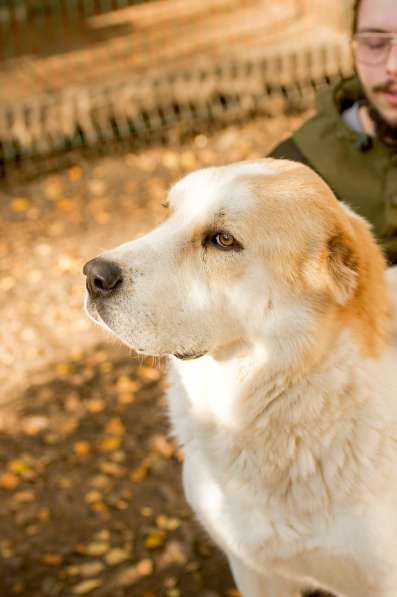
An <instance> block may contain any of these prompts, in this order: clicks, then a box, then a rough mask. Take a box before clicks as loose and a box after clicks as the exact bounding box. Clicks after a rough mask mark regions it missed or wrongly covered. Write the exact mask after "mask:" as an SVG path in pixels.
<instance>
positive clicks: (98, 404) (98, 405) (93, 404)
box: [87, 398, 106, 414]
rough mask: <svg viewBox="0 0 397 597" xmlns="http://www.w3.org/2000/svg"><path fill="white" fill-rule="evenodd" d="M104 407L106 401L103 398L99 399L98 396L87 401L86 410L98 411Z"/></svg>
mask: <svg viewBox="0 0 397 597" xmlns="http://www.w3.org/2000/svg"><path fill="white" fill-rule="evenodd" d="M105 407H106V402H105V401H104V400H100V399H99V398H93V399H92V400H88V402H87V410H88V412H90V413H94V414H95V413H100V412H102V411H103V410H104V409H105Z"/></svg>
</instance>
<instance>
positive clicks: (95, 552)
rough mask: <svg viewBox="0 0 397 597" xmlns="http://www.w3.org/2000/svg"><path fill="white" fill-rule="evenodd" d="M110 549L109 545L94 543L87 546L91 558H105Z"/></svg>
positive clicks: (87, 552)
mask: <svg viewBox="0 0 397 597" xmlns="http://www.w3.org/2000/svg"><path fill="white" fill-rule="evenodd" d="M109 549H110V545H109V543H102V542H99V541H98V542H97V543H96V542H94V543H89V544H88V545H87V546H86V554H87V555H89V556H103V555H104V554H105V553H106V552H108V551H109Z"/></svg>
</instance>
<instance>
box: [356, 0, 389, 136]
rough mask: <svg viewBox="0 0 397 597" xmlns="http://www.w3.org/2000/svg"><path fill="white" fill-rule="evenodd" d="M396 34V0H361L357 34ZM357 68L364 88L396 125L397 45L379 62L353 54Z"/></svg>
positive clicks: (385, 117) (385, 116)
mask: <svg viewBox="0 0 397 597" xmlns="http://www.w3.org/2000/svg"><path fill="white" fill-rule="evenodd" d="M366 32H368V33H380V32H384V33H393V34H395V35H397V0H362V2H361V5H360V9H359V15H358V24H357V33H366ZM356 70H357V73H358V76H359V77H360V80H361V83H362V85H363V87H364V91H365V93H366V95H367V97H368V99H369V100H370V102H371V103H372V105H373V106H374V107H375V108H376V109H377V111H378V112H379V113H380V115H381V116H382V117H383V118H384V120H385V121H386V122H387V123H388V124H389V125H391V126H392V127H396V126H397V44H394V45H392V47H391V51H390V53H389V54H388V55H386V57H385V59H384V60H383V61H381V62H380V63H379V64H376V65H371V64H364V63H363V62H362V61H360V59H359V57H358V56H356Z"/></svg>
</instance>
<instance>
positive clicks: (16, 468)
mask: <svg viewBox="0 0 397 597" xmlns="http://www.w3.org/2000/svg"><path fill="white" fill-rule="evenodd" d="M8 468H9V470H10V471H11V472H12V473H15V474H16V475H22V474H23V473H25V472H26V471H28V470H29V468H30V467H29V465H28V464H27V463H26V462H25V461H24V460H21V459H19V458H16V459H15V460H11V461H10V462H9V463H8Z"/></svg>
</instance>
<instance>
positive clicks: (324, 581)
mask: <svg viewBox="0 0 397 597" xmlns="http://www.w3.org/2000/svg"><path fill="white" fill-rule="evenodd" d="M168 203H169V211H170V214H169V217H168V219H166V221H165V222H164V223H163V224H162V225H161V226H159V227H158V228H157V229H155V230H154V231H153V232H151V233H150V234H148V235H146V236H144V237H143V238H141V239H139V240H135V241H133V242H129V243H126V244H124V245H121V246H120V247H118V248H116V249H114V250H112V251H109V252H106V253H104V254H103V255H101V257H102V258H104V259H107V260H110V261H112V262H115V263H117V264H118V265H120V267H121V268H122V272H123V282H122V284H121V285H120V286H119V287H118V288H117V289H116V291H115V292H114V293H113V294H112V295H111V296H109V297H107V298H98V299H95V300H92V299H88V300H87V309H88V312H89V313H90V315H91V317H93V318H94V319H95V320H96V321H97V322H99V323H101V324H102V325H103V326H105V327H106V328H107V329H110V330H111V331H112V332H113V333H114V334H115V335H116V336H118V337H119V338H120V339H121V340H122V341H124V342H125V343H126V344H128V345H129V346H131V347H133V348H135V349H136V350H138V351H139V352H142V353H145V354H150V355H159V356H163V355H178V356H177V357H176V356H171V368H170V380H171V387H170V391H169V395H168V402H169V411H170V416H171V423H172V429H173V432H174V434H175V436H176V438H177V440H178V442H179V443H180V444H181V445H182V446H183V449H184V454H185V462H184V468H183V481H184V487H185V491H186V496H187V499H188V501H189V503H190V504H191V506H192V508H193V509H194V510H195V512H196V514H197V516H198V518H199V520H200V521H201V523H202V524H203V525H204V527H205V528H206V529H207V531H208V532H209V534H210V535H211V536H212V538H213V539H214V540H215V541H216V542H217V544H218V545H219V546H220V547H221V548H222V549H223V550H224V552H225V553H226V554H227V556H228V559H229V561H230V564H231V568H232V571H233V574H234V576H235V579H236V583H237V585H238V587H239V589H240V591H241V593H242V595H243V596H244V597H293V596H296V595H299V593H300V591H301V590H302V589H303V588H304V587H308V586H310V587H317V588H323V589H326V590H329V591H331V592H332V593H334V594H335V595H338V596H340V597H343V596H344V597H392V596H393V597H395V596H396V595H397V343H396V338H395V331H396V326H395V317H396V313H395V310H396V305H397V274H396V272H395V271H393V270H391V271H390V272H388V273H387V277H385V273H384V272H385V263H384V259H383V257H382V255H381V252H380V251H379V249H378V248H377V246H376V244H375V242H374V240H373V237H372V235H371V232H370V230H369V227H368V225H367V224H366V223H365V222H364V221H363V220H362V219H361V218H359V217H358V216H357V215H355V214H354V213H353V212H351V211H350V210H349V209H348V208H347V207H345V206H344V205H343V204H341V203H339V202H338V201H337V200H336V199H335V197H334V195H333V193H332V192H331V190H330V189H329V188H328V186H327V185H326V184H325V183H324V182H323V181H322V180H321V179H320V178H319V177H318V176H317V175H316V174H314V173H313V172H312V171H311V170H310V169H308V168H306V167H304V166H302V165H299V164H295V163H292V162H287V161H282V160H280V161H276V160H263V161H258V162H245V163H239V164H233V165H230V166H225V167H220V168H209V169H205V170H201V171H198V172H195V173H192V174H190V175H188V176H186V177H185V178H183V179H182V180H181V181H179V182H178V183H177V184H176V185H175V186H174V187H173V188H172V189H171V191H170V193H169V199H168ZM217 233H221V234H222V233H229V234H231V235H233V237H234V239H235V241H234V243H233V245H232V246H231V248H227V246H226V247H225V248H222V247H220V246H219V236H217ZM225 239H226V240H225ZM222 241H225V243H226V245H228V244H229V242H231V241H230V237H222ZM225 243H224V244H225ZM387 278H389V279H388V280H387ZM390 288H392V291H390ZM392 295H393V298H392ZM393 309H394V315H393ZM193 357H197V358H194V359H193Z"/></svg>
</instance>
